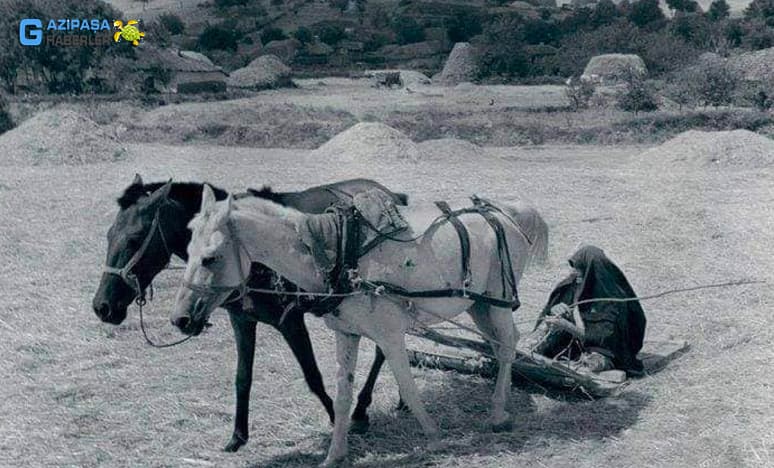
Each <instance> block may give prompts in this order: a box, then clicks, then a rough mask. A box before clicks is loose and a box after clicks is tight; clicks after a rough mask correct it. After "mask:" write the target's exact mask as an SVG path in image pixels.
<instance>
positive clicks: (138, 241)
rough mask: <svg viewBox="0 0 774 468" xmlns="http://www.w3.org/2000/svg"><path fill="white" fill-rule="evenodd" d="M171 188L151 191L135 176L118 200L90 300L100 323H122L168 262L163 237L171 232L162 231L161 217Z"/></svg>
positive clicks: (166, 248) (168, 186)
mask: <svg viewBox="0 0 774 468" xmlns="http://www.w3.org/2000/svg"><path fill="white" fill-rule="evenodd" d="M171 187H172V182H171V181H170V182H167V183H166V184H164V185H162V186H161V187H159V188H157V189H155V190H154V191H152V192H151V191H149V189H148V186H145V185H144V184H143V181H142V178H141V177H140V176H139V175H136V176H135V179H134V181H133V182H132V184H131V185H130V186H129V187H128V188H127V189H126V190H125V192H124V194H123V195H122V196H121V198H119V199H118V204H119V207H120V209H119V212H118V214H117V215H116V218H115V220H114V221H113V225H112V226H110V229H109V230H108V233H107V241H108V248H107V258H106V259H105V268H104V270H103V273H102V277H101V278H100V283H99V287H98V288H97V292H96V293H95V295H94V299H93V301H92V306H93V308H94V313H95V314H97V316H98V317H99V318H100V319H101V320H102V321H103V322H109V323H112V324H116V325H117V324H119V323H121V322H122V321H123V320H124V319H125V318H126V310H127V307H128V306H129V305H130V304H131V303H132V301H133V300H135V299H136V298H138V297H141V296H142V294H143V291H144V290H145V288H146V287H148V285H149V284H150V283H151V281H152V280H153V277H154V276H155V275H157V274H158V273H159V272H160V271H161V270H163V269H164V267H165V266H166V265H167V263H168V262H169V259H170V257H171V252H170V251H169V247H168V246H167V239H166V237H165V236H169V235H170V234H171V233H169V232H165V231H164V227H163V224H164V223H163V218H164V214H165V210H164V207H165V206H167V205H168V204H169V203H170V200H169V199H168V196H169V192H170V190H171ZM167 216H168V215H167Z"/></svg>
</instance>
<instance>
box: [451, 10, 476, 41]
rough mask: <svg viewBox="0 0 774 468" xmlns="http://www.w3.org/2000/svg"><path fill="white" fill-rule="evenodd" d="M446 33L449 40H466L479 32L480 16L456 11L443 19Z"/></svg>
mask: <svg viewBox="0 0 774 468" xmlns="http://www.w3.org/2000/svg"><path fill="white" fill-rule="evenodd" d="M444 25H445V26H446V35H447V36H448V37H449V40H450V41H451V42H455V43H456V42H467V41H468V40H469V39H470V38H471V37H473V36H475V35H477V34H481V31H482V30H483V29H482V26H481V17H480V16H479V15H475V14H464V13H457V14H455V15H454V16H453V17H451V18H447V19H446V20H445V21H444Z"/></svg>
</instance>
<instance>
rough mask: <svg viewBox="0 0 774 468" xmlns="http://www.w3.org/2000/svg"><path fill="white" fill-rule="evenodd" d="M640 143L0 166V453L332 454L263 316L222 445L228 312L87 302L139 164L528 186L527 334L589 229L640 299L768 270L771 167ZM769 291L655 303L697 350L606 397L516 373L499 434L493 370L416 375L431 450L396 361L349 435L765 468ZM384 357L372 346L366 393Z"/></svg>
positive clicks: (490, 450) (328, 363)
mask: <svg viewBox="0 0 774 468" xmlns="http://www.w3.org/2000/svg"><path fill="white" fill-rule="evenodd" d="M461 146H464V145H459V144H456V146H455V147H461ZM474 148H475V147H474ZM646 149H647V148H645V147H593V146H582V147H556V146H554V147H531V148H492V147H490V148H486V149H485V151H480V152H479V153H478V154H477V155H476V156H475V157H473V156H469V157H460V156H459V155H457V156H455V157H454V159H453V164H451V163H450V164H442V163H439V157H440V156H439V155H435V156H433V157H431V158H427V159H422V158H421V157H420V158H417V160H416V161H409V160H394V159H393V160H390V159H384V160H382V161H375V160H374V159H373V158H370V159H369V160H368V161H367V163H363V164H358V162H357V161H356V160H355V161H352V162H351V163H350V164H339V165H332V164H330V162H329V161H326V160H325V159H322V158H320V157H318V154H317V153H316V152H314V151H308V150H302V149H297V150H287V149H257V148H247V147H242V148H235V147H218V146H207V145H190V146H167V145H161V144H128V145H127V150H128V151H127V156H126V157H125V158H123V159H121V160H117V161H114V162H95V163H93V164H84V165H80V166H73V165H54V166H52V165H42V166H36V167H33V166H28V165H19V164H18V162H13V163H11V162H10V161H9V163H8V164H5V165H1V166H2V170H0V220H2V223H3V227H2V229H0V262H1V263H2V265H3V268H1V269H0V291H1V293H2V294H0V297H2V301H0V355H2V356H4V357H3V359H0V381H1V382H2V383H0V414H2V417H1V418H0V466H89V467H90V466H100V467H102V466H104V467H121V466H127V467H128V466H132V467H135V466H154V467H156V466H159V467H160V466H164V467H167V466H170V467H178V466H179V467H188V466H191V467H197V466H217V467H230V466H233V467H253V466H310V465H313V464H316V463H318V462H320V461H322V458H323V456H324V451H325V449H326V448H327V444H328V440H329V431H330V427H329V426H328V423H327V421H326V419H327V418H326V416H325V414H324V411H323V410H322V407H321V406H320V405H319V403H318V402H317V401H316V399H314V398H313V397H312V396H311V395H310V394H309V393H308V392H307V390H306V387H305V384H304V381H303V379H302V376H301V372H300V370H299V369H298V367H297V366H296V364H295V362H294V359H293V357H292V355H291V353H290V351H289V350H288V349H287V348H285V346H284V344H283V342H282V339H281V338H280V336H279V334H278V333H275V332H274V331H272V330H270V329H268V328H267V327H259V331H258V343H259V348H258V350H257V355H256V363H255V379H254V383H253V393H252V403H251V405H252V412H251V418H250V431H251V439H250V441H249V443H248V444H247V445H246V446H245V447H244V448H242V449H241V450H240V451H239V452H238V453H237V454H226V453H223V452H221V451H220V449H221V447H222V446H223V445H224V444H225V442H226V441H227V440H228V437H229V436H230V434H231V428H232V414H233V403H234V395H233V377H234V366H235V350H234V345H233V339H232V337H231V330H230V326H229V324H228V320H227V318H226V316H225V314H224V313H222V312H219V313H216V314H215V315H214V316H213V323H214V327H212V328H211V329H210V330H209V332H207V333H206V334H204V335H202V336H201V337H199V338H197V339H195V340H191V341H189V342H188V343H185V344H184V345H181V346H179V347H175V348H172V349H169V350H155V349H151V348H150V347H148V346H146V345H145V343H144V341H143V339H142V337H141V334H140V331H139V322H138V317H137V314H136V310H134V309H130V316H129V318H128V319H127V321H126V322H125V323H124V324H123V325H122V326H119V327H112V326H109V325H105V324H102V323H100V322H99V320H98V319H97V318H96V316H95V315H94V314H93V312H92V311H91V306H90V301H91V297H92V295H93V293H94V290H95V288H96V286H97V282H98V278H99V274H100V268H101V265H102V263H103V261H104V251H105V233H106V231H107V228H108V226H109V225H110V224H111V222H112V220H113V217H114V215H115V212H116V209H117V207H116V205H115V202H114V198H115V197H116V196H117V195H118V194H119V193H120V192H121V190H122V189H123V187H124V186H125V185H126V184H128V183H129V182H130V181H131V179H132V177H133V175H134V173H135V172H140V173H141V174H142V175H143V176H144V178H145V179H146V180H163V179H167V178H169V177H174V178H175V179H177V180H209V181H211V182H212V183H215V184H218V185H220V186H222V187H224V188H227V189H232V190H238V189H242V188H244V187H246V186H259V185H261V184H265V183H268V184H272V185H273V186H274V187H275V188H276V189H278V190H291V189H298V188H302V187H307V186H309V185H311V184H317V183H326V182H330V181H333V180H336V179H340V178H344V177H353V176H361V177H372V178H375V179H377V180H379V181H380V182H382V183H384V184H385V185H387V186H389V187H391V188H393V189H395V190H401V191H405V192H408V193H410V194H411V196H412V197H413V199H414V200H428V201H432V200H436V199H449V200H454V199H461V198H464V197H465V196H467V195H468V194H470V193H474V192H475V193H478V194H480V195H483V196H491V197H494V198H497V199H499V200H503V201H511V200H515V199H518V198H520V199H524V200H527V201H530V202H532V203H533V204H535V205H536V206H537V207H538V208H539V209H540V210H541V212H542V213H543V214H544V216H545V218H546V220H547V221H548V223H549V225H550V227H551V229H552V238H551V258H550V261H549V264H548V265H547V266H545V267H541V268H539V269H533V270H531V271H528V272H527V273H526V275H525V277H524V279H523V281H522V283H521V297H522V302H523V306H522V308H521V309H520V310H519V311H518V313H517V315H516V320H517V321H519V327H520V329H521V330H523V331H526V330H528V329H529V328H530V322H531V321H532V320H534V318H535V317H536V316H537V313H538V310H539V308H540V307H541V306H542V303H543V302H544V300H545V299H546V297H547V294H548V292H549V291H550V290H551V288H552V287H553V285H554V283H555V282H556V281H557V280H558V279H560V278H561V277H562V276H563V275H564V274H565V273H566V267H565V265H566V262H565V258H566V257H567V256H569V254H570V253H571V252H572V251H573V250H574V249H575V248H576V247H577V245H578V244H579V243H580V242H588V243H594V244H597V245H599V246H601V247H603V248H604V249H605V250H606V252H607V253H608V255H609V256H610V257H611V258H612V259H613V260H614V261H615V262H617V263H618V265H619V266H621V267H622V269H623V270H624V271H625V272H626V273H627V275H628V277H629V279H630V281H631V283H632V285H633V286H634V288H635V290H637V291H638V292H640V293H643V294H645V293H649V292H657V291H660V290H663V289H667V288H672V287H681V286H693V285H696V284H702V283H709V282H719V281H725V280H728V279H743V278H750V279H759V280H766V281H769V282H772V281H774V268H772V267H773V266H774V264H773V262H772V259H771V254H770V252H771V251H772V250H773V248H772V247H774V245H773V244H774V241H772V239H771V232H772V227H774V226H772V224H774V222H772V220H773V219H774V207H773V205H772V199H774V188H773V185H772V183H773V181H774V179H773V177H774V171H772V165H771V164H769V165H768V166H764V167H763V168H761V167H760V166H758V167H757V168H747V167H745V166H744V165H740V164H734V165H732V166H722V165H718V166H712V165H710V166H706V165H700V164H695V163H693V162H690V164H689V163H685V162H684V161H683V162H681V161H679V160H674V158H667V157H659V154H658V153H655V154H654V153H650V154H649V155H648V157H647V158H643V157H640V154H641V153H642V152H643V151H644V150H646ZM773 156H774V155H773ZM0 157H2V156H1V155H0ZM94 160H95V161H99V158H98V157H96V156H95V158H94ZM175 279H176V277H175V275H174V274H172V273H168V274H164V275H163V276H162V277H161V278H159V281H158V284H157V299H156V301H155V302H154V303H153V304H152V306H151V308H150V309H149V311H148V316H147V319H148V321H149V324H150V328H151V333H152V334H153V335H154V336H156V337H158V338H159V339H163V340H172V339H174V338H177V336H178V335H177V333H176V331H175V330H173V329H172V328H171V326H170V325H169V324H168V319H167V316H168V313H169V309H170V306H171V303H172V294H173V287H174V281H175ZM773 306H774V294H772V291H771V286H770V285H767V286H765V287H760V286H745V287H739V288H735V289H723V290H708V291H704V292H701V293H694V294H686V295H674V296H668V297H665V298H663V299H659V300H657V301H653V302H648V303H645V304H644V307H645V310H646V313H647V315H648V332H647V338H648V339H685V340H688V341H690V343H691V346H692V348H691V351H690V352H689V353H688V354H686V355H684V356H682V357H680V358H679V359H678V360H676V361H674V362H672V363H671V364H670V365H669V366H668V367H667V368H666V369H665V370H663V371H661V372H659V373H657V374H655V375H653V376H649V377H646V378H644V379H641V380H638V381H635V382H633V383H632V384H631V385H629V386H628V387H627V388H625V389H624V391H622V392H621V393H620V395H618V396H615V397H610V398H606V399H602V400H597V401H588V400H584V399H578V398H570V397H564V398H558V397H556V396H548V395H544V394H542V393H540V392H537V391H531V392H527V391H525V390H524V389H522V388H519V387H514V389H513V391H512V394H511V405H510V409H509V410H510V411H511V413H512V414H513V415H514V418H515V419H514V420H515V429H514V431H513V432H512V433H507V434H492V433H490V432H488V431H487V426H486V424H485V419H486V416H487V412H488V410H489V399H490V396H491V391H492V388H493V385H494V383H493V382H491V381H488V380H485V379H482V378H477V377H467V376H460V375H456V374H454V373H447V372H440V371H429V370H416V369H415V370H414V375H415V377H416V379H417V382H418V385H419V387H420V390H421V395H422V398H423V399H424V401H425V402H426V403H427V405H428V409H429V411H430V413H431V414H432V415H433V417H434V418H435V419H436V420H437V421H438V422H439V423H440V426H441V429H442V431H443V434H444V436H445V439H444V440H445V442H446V446H445V448H443V449H442V450H440V451H437V452H433V453H428V452H426V451H425V450H424V445H423V444H424V438H423V436H422V434H421V432H420V430H419V429H418V425H417V424H416V422H415V421H414V419H413V418H412V417H411V416H410V415H404V414H401V413H396V411H395V410H394V406H395V404H396V402H397V387H396V384H395V382H394V380H393V379H392V377H391V376H390V375H389V372H384V373H383V375H382V376H381V378H380V382H381V383H380V384H379V385H378V386H377V391H376V394H375V401H374V404H373V406H372V408H371V422H372V426H371V431H370V432H369V433H368V434H367V435H363V436H360V435H353V436H351V439H350V444H351V455H350V459H351V460H352V462H353V464H354V466H364V467H365V466H379V467H388V466H395V467H398V466H465V467H483V466H527V467H533V466H534V467H543V466H552V467H564V466H573V467H598V466H648V467H698V466H707V467H709V466H712V467H714V466H723V467H725V466H729V467H738V466H772V465H774V411H772V407H773V405H774V392H773V391H772V390H774V389H773V387H774V377H772V375H771V373H770V370H771V362H772V359H773V358H774V351H772V348H771V346H770V345H771V343H772V341H774V328H773V327H772V326H771V325H770V321H771V316H772V313H771V311H772V307H773ZM307 323H308V324H309V326H310V329H311V333H312V335H313V341H314V345H315V348H316V350H317V354H318V360H319V363H320V366H321V368H322V372H323V375H324V378H325V379H326V382H327V384H328V388H329V392H333V391H334V388H333V386H332V385H331V384H332V383H333V382H334V380H333V376H334V374H335V361H334V349H333V348H334V346H333V337H332V334H331V332H329V331H328V330H327V329H326V328H325V327H324V325H323V324H322V322H321V321H320V320H318V319H315V318H312V317H309V318H307ZM371 356H372V346H371V344H370V343H369V342H368V341H367V340H364V341H363V344H362V345H361V359H360V365H359V367H358V373H357V378H356V388H359V387H360V384H361V383H362V381H363V380H364V378H365V374H366V370H367V366H368V365H369V364H370V358H371Z"/></svg>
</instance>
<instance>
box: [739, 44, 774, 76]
mask: <svg viewBox="0 0 774 468" xmlns="http://www.w3.org/2000/svg"><path fill="white" fill-rule="evenodd" d="M728 61H729V64H730V65H731V68H733V69H734V70H738V71H739V73H741V74H742V76H743V77H744V79H745V80H748V81H760V82H769V81H774V47H770V48H768V49H763V50H757V51H755V52H747V53H744V54H741V55H737V56H735V57H731V58H729V60H728Z"/></svg>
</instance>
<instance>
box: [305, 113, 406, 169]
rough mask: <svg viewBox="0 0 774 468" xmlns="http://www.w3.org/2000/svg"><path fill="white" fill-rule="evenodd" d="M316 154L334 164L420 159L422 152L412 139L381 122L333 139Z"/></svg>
mask: <svg viewBox="0 0 774 468" xmlns="http://www.w3.org/2000/svg"><path fill="white" fill-rule="evenodd" d="M314 153H315V155H316V156H318V157H320V158H322V159H325V160H326V161H330V162H331V163H332V164H350V163H358V162H368V161H373V162H389V161H396V160H409V161H416V160H417V159H419V149H418V148H417V145H416V144H415V143H414V142H413V141H411V138H409V137H408V136H407V135H406V134H405V133H403V132H401V131H399V130H396V129H394V128H392V127H390V126H387V125H385V124H383V123H379V122H361V123H358V124H356V125H354V126H352V127H350V128H348V129H346V130H344V131H343V132H341V133H339V134H338V135H336V136H335V137H333V138H331V139H330V140H329V141H328V142H327V143H325V144H323V145H322V146H320V147H319V148H317V149H316V150H315V151H314Z"/></svg>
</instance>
